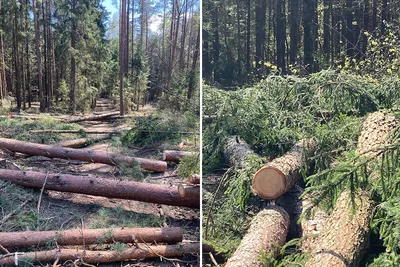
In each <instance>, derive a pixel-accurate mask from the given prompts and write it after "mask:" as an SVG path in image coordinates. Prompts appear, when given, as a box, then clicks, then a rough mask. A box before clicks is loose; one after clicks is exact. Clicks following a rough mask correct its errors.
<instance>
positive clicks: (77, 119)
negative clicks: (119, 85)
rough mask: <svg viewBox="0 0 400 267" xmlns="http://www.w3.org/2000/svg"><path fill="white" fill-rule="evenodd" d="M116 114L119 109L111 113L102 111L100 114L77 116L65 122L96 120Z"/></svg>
mask: <svg viewBox="0 0 400 267" xmlns="http://www.w3.org/2000/svg"><path fill="white" fill-rule="evenodd" d="M118 114H119V111H115V112H111V113H104V114H101V115H92V116H86V117H78V118H74V119H70V120H66V122H68V123H73V122H81V121H97V120H103V119H107V118H109V117H112V116H116V115H118Z"/></svg>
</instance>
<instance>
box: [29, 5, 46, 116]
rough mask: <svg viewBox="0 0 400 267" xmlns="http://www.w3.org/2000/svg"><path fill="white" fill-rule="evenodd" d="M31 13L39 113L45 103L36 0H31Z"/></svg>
mask: <svg viewBox="0 0 400 267" xmlns="http://www.w3.org/2000/svg"><path fill="white" fill-rule="evenodd" d="M32 13H33V20H34V23H35V42H36V61H37V71H38V88H39V101H40V112H44V111H45V103H44V97H43V83H42V81H43V76H42V55H41V54H40V32H39V21H38V18H37V14H36V0H32Z"/></svg>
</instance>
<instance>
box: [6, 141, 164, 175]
mask: <svg viewBox="0 0 400 267" xmlns="http://www.w3.org/2000/svg"><path fill="white" fill-rule="evenodd" d="M0 149H7V150H9V151H13V152H20V153H24V154H27V155H37V156H44V157H48V158H63V159H73V160H81V161H86V162H94V163H104V164H109V165H120V164H125V165H128V166H135V165H136V164H139V166H140V167H141V168H143V169H145V170H149V171H154V172H165V171H166V169H167V163H166V162H164V161H160V160H152V159H144V158H136V157H129V156H125V155H120V154H115V153H104V152H96V151H92V150H85V149H73V148H64V147H60V146H51V145H42V144H36V143H29V142H23V141H18V140H13V139H6V138H0Z"/></svg>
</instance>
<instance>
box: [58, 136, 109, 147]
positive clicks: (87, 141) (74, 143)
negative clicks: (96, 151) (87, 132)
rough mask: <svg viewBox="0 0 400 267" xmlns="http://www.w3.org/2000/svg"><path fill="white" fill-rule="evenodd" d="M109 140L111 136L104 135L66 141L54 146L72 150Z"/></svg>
mask: <svg viewBox="0 0 400 267" xmlns="http://www.w3.org/2000/svg"><path fill="white" fill-rule="evenodd" d="M107 139H111V134H105V135H99V136H94V137H87V138H78V139H74V140H66V141H62V142H58V143H57V144H56V145H57V146H62V147H73V148H78V147H85V146H88V145H91V144H93V143H96V142H100V141H103V140H107Z"/></svg>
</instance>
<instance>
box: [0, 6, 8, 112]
mask: <svg viewBox="0 0 400 267" xmlns="http://www.w3.org/2000/svg"><path fill="white" fill-rule="evenodd" d="M1 2H2V1H0V11H1V10H2V7H1ZM3 24H4V21H3V18H0V26H1V27H3ZM6 95H7V81H6V64H5V60H4V45H3V32H2V31H0V106H1V105H2V101H1V100H2V99H4V98H5V97H6Z"/></svg>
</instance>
